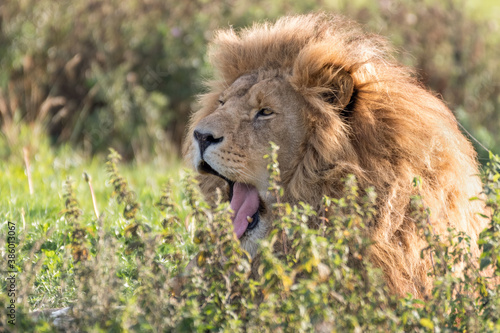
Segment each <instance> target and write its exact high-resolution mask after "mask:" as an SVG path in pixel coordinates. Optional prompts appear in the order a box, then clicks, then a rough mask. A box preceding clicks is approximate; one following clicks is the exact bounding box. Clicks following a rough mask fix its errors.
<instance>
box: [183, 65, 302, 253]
mask: <svg viewBox="0 0 500 333" xmlns="http://www.w3.org/2000/svg"><path fill="white" fill-rule="evenodd" d="M267 74H268V75H266V73H259V74H248V75H244V76H242V77H240V78H239V79H237V80H236V81H235V82H234V83H233V84H232V85H231V86H230V87H228V88H227V89H226V90H224V91H223V92H222V93H221V94H220V96H219V97H218V101H217V103H216V105H214V106H213V109H212V110H211V112H208V114H207V115H206V116H204V117H203V118H201V119H200V120H199V122H198V123H197V124H194V126H193V132H192V143H191V147H190V149H191V152H190V153H191V157H192V163H193V166H194V167H195V168H196V169H197V170H198V171H199V172H200V173H209V174H214V175H217V176H219V177H220V178H222V179H225V180H226V182H227V183H228V184H229V188H228V192H229V197H230V200H231V208H232V209H233V211H234V216H233V226H234V231H235V233H236V235H237V236H238V238H239V239H240V241H241V244H242V246H243V248H244V249H246V250H247V251H248V252H249V253H250V254H251V255H252V256H253V255H254V254H255V251H256V248H257V246H256V241H257V240H258V239H261V238H263V237H264V236H265V235H266V233H267V231H268V230H269V228H270V224H271V218H270V211H271V204H272V201H273V198H272V196H271V195H270V194H269V193H268V186H269V185H268V184H269V174H268V172H267V162H266V160H265V159H264V158H263V156H264V155H265V154H267V153H269V147H270V145H269V142H271V141H272V142H274V143H276V144H277V145H278V146H280V151H279V158H278V161H279V162H280V169H281V171H282V172H286V168H289V167H290V166H291V164H292V163H291V161H293V160H294V159H295V158H296V156H297V150H298V149H299V146H300V145H301V143H302V142H303V141H304V137H305V135H306V133H305V126H304V124H303V123H304V121H305V119H304V112H303V110H304V108H305V105H306V102H305V101H304V100H303V99H302V98H301V96H300V95H299V94H297V93H296V92H295V91H294V89H293V88H292V86H291V85H290V83H289V82H288V81H287V80H286V78H285V77H283V76H280V75H276V74H273V73H267Z"/></svg>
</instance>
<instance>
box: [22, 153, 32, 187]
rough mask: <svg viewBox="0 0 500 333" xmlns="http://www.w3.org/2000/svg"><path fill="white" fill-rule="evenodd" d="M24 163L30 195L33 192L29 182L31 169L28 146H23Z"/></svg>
mask: <svg viewBox="0 0 500 333" xmlns="http://www.w3.org/2000/svg"><path fill="white" fill-rule="evenodd" d="M23 155H24V164H25V166H26V176H27V177H28V187H29V189H30V195H32V194H33V183H32V182H31V170H30V159H29V150H28V147H23Z"/></svg>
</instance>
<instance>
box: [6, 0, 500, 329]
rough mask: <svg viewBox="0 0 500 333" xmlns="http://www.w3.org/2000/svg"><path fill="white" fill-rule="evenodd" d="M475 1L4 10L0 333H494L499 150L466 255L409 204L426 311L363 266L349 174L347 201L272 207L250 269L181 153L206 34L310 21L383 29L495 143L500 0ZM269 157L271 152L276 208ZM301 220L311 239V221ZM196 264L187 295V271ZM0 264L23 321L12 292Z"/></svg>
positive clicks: (35, 0)
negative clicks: (429, 279) (427, 267)
mask: <svg viewBox="0 0 500 333" xmlns="http://www.w3.org/2000/svg"><path fill="white" fill-rule="evenodd" d="M478 3H479V2H474V1H465V0H446V1H442V2H439V3H437V4H436V3H432V2H429V1H424V0H421V1H410V0H402V1H386V0H384V1H382V0H380V1H376V2H369V1H363V0H359V1H344V0H341V1H323V2H321V8H319V7H318V2H317V1H309V0H305V1H293V2H287V1H281V0H275V1H271V2H269V1H261V0H257V1H252V2H251V3H250V2H248V1H242V0H230V1H223V0H217V1H204V0H196V1H187V2H174V1H171V0H149V1H137V0H122V1H116V0H92V1H87V0H72V1H69V0H62V1H51V0H7V1H4V2H2V3H1V4H0V127H1V128H0V159H1V160H2V162H1V163H0V216H1V220H0V230H1V231H0V253H1V254H2V261H1V263H2V267H1V268H0V271H2V273H1V274H0V275H1V276H2V279H1V283H0V287H1V288H2V292H1V293H0V309H1V310H0V332H3V331H18V332H53V331H57V329H56V327H55V326H54V322H53V320H52V319H50V318H49V316H48V315H44V314H41V315H40V316H34V315H33V313H30V312H32V311H34V310H41V309H42V310H43V309H49V308H62V307H67V306H70V307H71V311H70V316H69V317H70V318H71V320H70V321H68V322H65V323H58V326H59V328H60V327H64V328H65V329H66V330H68V331H75V330H76V329H78V330H81V331H89V332H108V331H111V332H121V331H131V332H158V331H176V332H193V331H200V332H202V331H203V332H204V331H229V332H236V331H250V332H254V331H256V332H260V331H279V332H288V331H320V332H321V331H325V332H326V331H328V332H330V331H340V332H343V331H370V332H371V331H397V332H403V331H405V332H406V331H417V332H420V331H421V332H427V331H435V332H443V331H444V332H451V331H471V332H476V331H484V332H498V331H499V330H500V315H499V314H500V284H499V283H498V279H500V277H499V276H500V250H499V249H500V158H499V157H498V156H497V155H494V154H492V153H489V156H488V153H487V152H486V150H484V149H480V150H479V153H480V157H481V162H483V171H482V178H483V181H484V196H483V197H481V198H472V199H471V200H485V203H486V205H487V206H488V207H490V210H491V211H490V213H489V215H488V216H484V218H487V219H488V220H489V221H490V224H489V227H488V228H487V229H486V230H484V231H483V233H482V234H481V237H480V240H479V244H480V246H481V250H482V255H481V257H480V258H478V259H477V260H476V259H475V258H471V257H470V256H469V252H468V250H467V249H468V246H469V242H470V240H469V238H468V237H467V235H464V234H461V233H458V232H456V231H453V230H452V231H451V232H450V236H449V237H446V238H444V239H443V237H440V236H438V235H435V234H434V233H433V231H432V226H431V225H429V224H428V223H427V216H428V214H429V212H428V209H427V208H426V207H425V206H424V205H423V203H422V200H421V198H419V197H415V198H413V201H412V209H413V213H414V219H415V223H416V224H417V226H418V228H419V230H420V231H421V235H422V237H423V239H425V240H426V241H427V243H428V244H429V247H428V248H426V249H425V251H423V253H422V256H431V257H432V261H433V270H432V271H431V272H429V274H432V275H433V276H435V277H436V278H435V284H434V288H433V291H432V295H431V296H432V297H429V298H427V299H423V300H418V299H414V298H413V297H412V296H411V295H407V296H406V297H403V298H398V297H396V296H394V295H391V294H389V293H388V290H387V288H386V286H385V285H384V282H383V279H382V272H380V271H379V270H378V269H377V268H375V267H373V266H372V265H371V264H370V262H369V261H368V260H367V251H368V249H369V246H370V241H369V238H368V237H367V235H366V226H368V225H369V224H370V223H371V222H372V221H373V219H374V218H375V214H376V213H375V212H376V210H375V207H374V202H375V201H374V200H375V198H376V193H374V192H373V191H372V190H370V189H359V188H358V186H357V183H356V180H355V179H353V178H347V179H345V180H344V181H345V193H344V196H343V197H342V198H339V199H337V198H328V197H325V198H324V200H323V207H322V209H321V210H320V211H314V210H313V209H312V208H311V207H310V206H308V205H306V204H301V205H300V206H298V207H291V206H290V205H288V204H286V203H283V202H281V201H280V200H278V204H277V205H276V206H275V207H274V209H275V210H276V214H277V216H278V218H277V220H276V223H275V229H274V230H273V231H272V232H271V234H270V235H269V237H268V238H267V239H266V240H265V241H263V242H262V244H261V248H260V254H261V260H260V262H258V263H251V262H250V261H249V259H248V256H247V255H246V253H245V252H244V251H243V250H242V249H241V248H240V247H239V243H238V240H237V239H236V238H235V236H234V234H233V233H232V226H231V221H230V212H229V205H228V203H226V202H218V203H217V204H216V206H215V207H211V206H210V205H208V204H207V203H206V202H205V201H204V199H203V198H202V196H201V195H200V193H199V192H198V189H197V183H196V180H195V177H194V175H192V174H191V172H189V171H186V170H184V169H183V168H182V167H181V163H180V162H179V159H178V155H177V152H178V147H179V145H180V141H181V137H182V134H183V133H184V126H185V124H186V121H187V119H188V114H189V111H190V110H191V109H192V108H194V107H195V106H194V104H195V97H194V96H195V95H196V94H197V93H199V92H202V91H203V84H202V82H203V80H204V79H209V78H210V76H211V70H210V68H209V66H208V64H207V59H206V46H207V42H208V41H209V40H210V37H211V34H212V32H213V31H214V30H215V29H216V28H219V27H226V26H227V25H228V24H231V25H234V27H236V28H239V27H242V26H245V25H248V24H250V23H251V22H253V21H255V20H262V19H274V18H275V17H278V16H280V15H282V14H284V13H303V12H307V11H311V10H318V9H322V10H327V11H337V12H340V13H344V14H346V15H348V16H350V17H352V18H353V19H356V20H358V21H360V22H361V23H363V24H365V25H366V26H367V29H369V30H371V31H375V32H377V33H380V34H382V35H386V36H389V38H390V39H391V40H392V41H393V42H394V44H395V45H396V46H397V47H398V48H399V50H400V52H399V53H398V54H396V55H395V56H396V57H398V58H399V59H400V60H401V61H402V62H403V63H405V64H407V65H410V66H415V67H416V68H417V75H419V76H421V78H422V79H423V81H424V83H425V84H426V85H428V86H430V88H431V89H433V90H434V91H435V92H436V93H439V94H441V95H442V96H443V98H444V100H446V101H447V102H448V103H449V105H450V107H451V109H452V110H453V111H454V113H455V115H456V116H457V118H458V119H459V121H460V122H461V123H462V124H463V125H464V126H465V128H466V130H468V131H470V132H471V133H472V134H473V135H474V136H475V137H477V138H478V141H479V142H482V143H483V144H484V145H486V146H487V147H488V148H490V149H492V150H493V151H499V148H500V137H499V136H495V135H494V134H495V133H498V131H499V124H500V118H499V117H500V112H499V110H500V98H499V96H500V91H499V89H500V87H499V86H498V84H494V82H500V76H499V75H500V70H499V63H498V61H497V56H496V53H495V52H497V50H498V49H499V46H500V33H499V32H500V27H499V25H498V22H497V21H495V18H496V17H498V15H500V13H499V11H500V10H499V9H498V7H493V6H494V5H495V1H489V2H488V1H483V2H481V4H483V5H484V4H485V5H484V6H485V7H481V6H480V5H478ZM464 7H465V8H467V11H463V9H462V8H464ZM495 11H496V12H495ZM110 147H114V148H115V149H116V150H117V151H118V152H120V154H119V153H118V152H116V151H109V148H110ZM276 149H277V147H275V148H274V150H272V151H270V153H269V156H267V158H268V159H269V165H270V170H271V179H270V191H271V192H272V193H273V194H274V195H275V196H276V197H278V198H279V197H280V193H281V192H280V188H279V166H278V165H277V162H276ZM121 156H123V157H124V158H123V159H124V161H125V162H124V163H122V162H121ZM415 186H419V179H418V178H416V179H415ZM361 193H363V194H361ZM312 220H314V221H317V226H318V227H317V228H314V229H311V228H309V227H308V226H307V224H306V222H308V221H312ZM278 221H279V222H278ZM9 222H10V223H9ZM12 225H15V228H14V227H12ZM9 231H12V232H14V233H15V235H16V236H15V237H16V238H15V250H14V253H12V252H11V251H10V249H11V248H12V247H9V246H10V243H11V242H10V241H9V239H8V238H7V237H8V235H9V234H8V232H9ZM284 238H285V239H293V242H292V243H291V245H290V248H283V247H282V246H279V244H282V242H281V241H282V240H283V239H284ZM9 255H14V257H15V258H14V259H15V260H14V262H13V263H10V262H8V260H11V259H12V257H9ZM193 258H195V262H196V265H195V267H194V269H193V271H192V274H191V275H189V276H187V277H185V279H183V281H182V288H180V292H179V290H177V288H174V286H175V285H176V283H177V281H178V276H179V274H182V272H184V268H185V267H186V265H187V264H188V262H189V261H190V260H191V259H193ZM456 263H463V264H461V265H455V264H456ZM11 264H12V267H10V266H8V267H7V268H9V269H11V270H13V271H15V272H16V273H15V274H16V283H15V287H16V296H15V301H16V325H15V326H12V325H11V324H9V322H8V321H9V320H11V318H10V317H8V312H7V307H8V306H9V304H11V303H10V302H11V300H12V298H11V297H10V296H9V293H7V292H5V293H4V291H6V290H9V288H10V282H9V280H7V279H5V278H4V274H6V273H4V270H6V269H7V268H6V266H4V265H11ZM252 264H254V265H258V267H259V272H260V273H261V274H259V276H254V275H252V274H251V265H252ZM458 266H459V267H460V268H461V270H460V271H456V269H457V267H458ZM494 277H496V279H497V280H495V279H494Z"/></svg>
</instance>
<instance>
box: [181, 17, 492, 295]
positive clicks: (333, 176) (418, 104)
mask: <svg viewBox="0 0 500 333" xmlns="http://www.w3.org/2000/svg"><path fill="white" fill-rule="evenodd" d="M390 52H391V49H390V47H389V46H388V44H387V43H386V41H385V40H384V39H383V38H381V37H379V36H376V35H371V34H367V33H364V32H363V31H362V30H361V29H360V28H359V26H358V25H356V24H355V23H353V22H350V21H348V20H346V19H345V18H342V17H338V16H330V15H326V14H312V15H305V16H293V17H285V18H282V19H280V20H278V21H277V22H276V23H274V24H272V23H265V24H255V25H254V26H253V27H251V28H249V29H245V30H242V31H239V32H236V31H234V30H232V29H229V30H223V31H220V32H218V34H217V35H216V37H215V40H214V41H213V44H212V47H211V53H210V59H211V62H212V64H213V66H214V68H215V73H216V79H215V80H214V81H213V82H211V83H210V84H209V89H210V92H209V93H208V94H207V95H205V96H203V97H202V98H201V105H202V108H201V109H200V110H199V111H198V112H196V113H194V115H193V119H192V122H191V124H192V125H191V128H190V130H189V133H188V136H187V142H186V144H185V153H186V155H188V156H189V154H190V152H189V149H190V145H191V144H192V141H193V140H192V131H193V129H194V127H195V126H196V124H198V123H199V122H200V121H201V120H202V119H203V118H204V117H206V116H207V115H209V114H210V113H211V112H213V108H214V107H213V105H214V104H216V101H217V98H218V96H219V94H220V93H221V92H222V91H224V89H226V88H227V87H228V86H230V85H231V84H232V83H233V82H234V81H235V80H237V79H238V78H240V77H241V76H242V75H245V74H249V73H253V72H258V71H269V70H273V71H277V72H280V73H283V75H284V76H286V78H287V80H288V82H289V83H290V84H291V85H292V87H293V88H294V90H295V92H296V93H297V94H299V95H300V96H302V98H303V99H304V100H305V101H306V102H307V104H308V105H309V110H308V114H307V116H306V118H307V119H306V120H307V121H306V122H305V126H307V128H306V129H305V131H306V133H307V134H306V140H304V142H303V143H302V144H301V146H300V149H299V150H298V151H297V152H296V156H295V158H294V159H293V160H291V161H290V162H289V165H281V167H282V169H284V173H283V186H284V189H285V200H286V201H289V202H291V203H297V202H298V201H305V202H308V203H311V204H313V205H314V204H317V203H319V202H320V200H321V197H322V196H323V195H329V196H338V195H340V194H341V190H342V182H341V179H342V178H343V177H344V176H345V175H347V174H350V173H351V174H354V175H355V176H356V177H357V179H358V181H359V183H360V187H367V186H374V187H375V189H376V192H377V195H378V220H377V224H376V225H375V226H373V227H372V228H373V230H371V231H370V235H371V237H372V239H373V241H374V245H373V246H372V248H371V258H370V259H371V260H372V261H373V262H374V263H376V265H378V266H379V267H380V268H381V269H382V270H383V271H384V273H385V275H386V279H387V283H388V285H389V287H390V288H391V290H393V292H395V293H397V294H401V295H403V294H405V293H407V292H409V293H412V294H414V295H415V296H417V297H418V296H420V297H421V296H422V295H424V294H425V293H426V292H427V291H428V290H429V287H430V284H431V281H430V279H429V278H428V277H427V273H428V271H429V269H430V262H429V260H427V259H424V260H422V259H421V258H420V251H421V249H422V246H423V244H422V240H421V239H420V238H419V237H418V235H417V234H416V227H415V224H414V221H413V220H412V219H411V218H410V216H409V203H410V196H412V195H414V194H415V189H414V187H413V186H412V180H413V178H414V177H415V176H421V177H422V180H423V185H422V189H421V195H422V196H423V197H424V200H425V204H426V205H427V206H428V207H429V208H430V210H431V218H430V221H431V223H432V226H433V228H434V230H435V232H437V233H441V234H444V233H445V232H446V230H447V228H448V227H454V228H456V229H458V230H462V231H465V232H466V233H467V234H468V235H470V236H471V238H472V251H473V252H474V254H476V255H477V254H478V247H477V245H476V240H477V236H478V233H479V232H480V231H481V230H482V228H483V227H484V224H485V221H482V220H481V219H480V218H479V217H478V216H477V215H476V214H475V213H477V212H480V211H482V209H483V207H482V206H481V204H480V203H479V202H470V201H469V198H471V197H473V196H477V195H478V194H479V192H480V191H481V184H480V180H479V179H478V177H477V175H478V173H479V172H478V165H477V161H476V153H475V152H474V149H473V147H472V145H471V144H470V142H469V141H468V140H467V139H466V138H465V137H464V136H463V135H462V134H461V132H460V130H459V129H458V127H457V122H456V120H455V118H454V116H453V114H452V113H451V112H450V110H449V109H448V108H447V107H446V106H445V105H444V104H443V102H442V101H441V100H440V99H439V98H437V97H436V96H434V95H433V94H432V93H431V92H429V91H428V90H426V89H425V88H423V87H422V86H421V85H420V84H419V83H418V82H417V81H416V79H415V78H414V75H413V73H412V71H411V70H410V69H408V68H406V67H403V66H401V65H399V64H397V63H396V62H395V61H394V59H393V58H392V57H391V56H390ZM325 96H330V98H325ZM188 158H189V157H188ZM207 179H211V180H207V182H206V183H205V184H202V187H205V188H210V187H211V186H214V184H215V183H214V180H213V179H212V178H210V177H209V178H207Z"/></svg>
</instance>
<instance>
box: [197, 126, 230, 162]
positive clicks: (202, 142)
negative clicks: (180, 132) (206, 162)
mask: <svg viewBox="0 0 500 333" xmlns="http://www.w3.org/2000/svg"><path fill="white" fill-rule="evenodd" d="M194 138H195V139H196V141H198V146H199V147H200V154H201V158H202V159H203V153H204V152H205V150H206V149H207V148H208V147H209V146H210V145H212V144H217V143H219V142H222V140H223V139H224V137H223V136H221V137H219V138H215V137H214V136H213V134H212V133H201V132H199V131H194Z"/></svg>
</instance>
